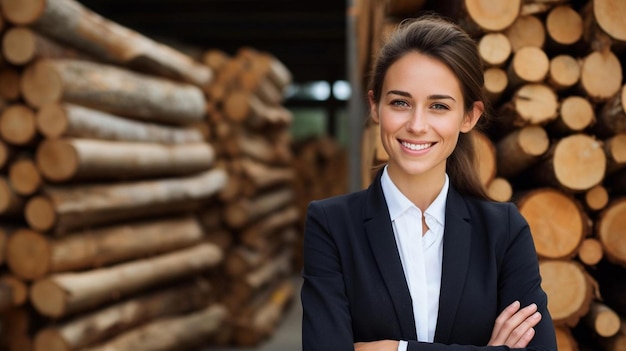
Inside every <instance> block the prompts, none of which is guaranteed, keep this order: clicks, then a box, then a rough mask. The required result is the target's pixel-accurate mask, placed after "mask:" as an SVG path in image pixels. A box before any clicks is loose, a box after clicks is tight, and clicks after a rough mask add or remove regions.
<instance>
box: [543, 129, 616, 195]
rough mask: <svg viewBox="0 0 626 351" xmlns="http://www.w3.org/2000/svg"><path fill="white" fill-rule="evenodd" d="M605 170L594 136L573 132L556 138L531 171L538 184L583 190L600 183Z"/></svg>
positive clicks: (599, 144) (601, 153)
mask: <svg viewBox="0 0 626 351" xmlns="http://www.w3.org/2000/svg"><path fill="white" fill-rule="evenodd" d="M605 170H606V155H605V154H604V150H603V148H602V144H601V143H600V142H599V141H597V140H595V138H594V137H593V136H590V135H587V134H573V135H570V136H567V137H564V138H562V139H560V140H557V141H555V142H554V143H553V145H552V146H551V148H550V150H548V152H546V155H545V156H544V158H543V160H542V161H540V162H539V163H538V164H537V165H536V166H535V167H534V170H533V171H532V172H533V176H534V179H535V180H536V181H537V182H538V183H539V184H547V185H551V186H554V187H559V188H561V189H563V190H566V191H571V192H582V191H585V190H588V189H591V188H592V187H594V186H596V185H598V184H600V182H602V180H603V179H604V175H605Z"/></svg>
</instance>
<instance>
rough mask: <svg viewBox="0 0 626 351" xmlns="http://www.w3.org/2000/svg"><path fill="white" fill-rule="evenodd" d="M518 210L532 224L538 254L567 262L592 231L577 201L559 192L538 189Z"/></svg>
mask: <svg viewBox="0 0 626 351" xmlns="http://www.w3.org/2000/svg"><path fill="white" fill-rule="evenodd" d="M517 206H518V208H519V210H520V212H521V213H522V215H523V216H524V218H526V221H528V225H529V226H530V230H531V232H532V235H533V239H534V242H535V247H536V249H537V254H538V255H539V256H540V257H542V258H549V259H565V258H572V257H574V255H576V253H577V251H578V247H579V246H580V244H581V242H582V241H583V239H584V238H585V237H586V236H587V234H588V233H589V232H590V231H591V228H590V223H589V219H588V218H587V215H586V213H585V212H584V210H583V209H582V208H581V206H580V205H579V204H578V203H577V202H576V200H575V199H574V198H573V197H572V196H569V195H567V194H565V193H563V192H561V191H559V190H556V189H552V188H537V189H535V190H532V191H529V192H528V193H526V194H524V195H523V196H522V197H521V198H520V199H519V200H518V201H517Z"/></svg>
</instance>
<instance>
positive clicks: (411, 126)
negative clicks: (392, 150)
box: [406, 110, 428, 133]
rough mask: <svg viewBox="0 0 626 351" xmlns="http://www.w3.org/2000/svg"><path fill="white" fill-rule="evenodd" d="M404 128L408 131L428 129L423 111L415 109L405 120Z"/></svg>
mask: <svg viewBox="0 0 626 351" xmlns="http://www.w3.org/2000/svg"><path fill="white" fill-rule="evenodd" d="M406 128H407V130H408V131H409V132H413V133H424V132H426V131H427V130H428V121H427V118H426V115H425V114H424V112H422V111H419V110H415V111H414V112H413V114H412V115H411V118H410V119H409V120H408V121H407V124H406Z"/></svg>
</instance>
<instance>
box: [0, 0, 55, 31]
mask: <svg viewBox="0 0 626 351" xmlns="http://www.w3.org/2000/svg"><path fill="white" fill-rule="evenodd" d="M0 5H1V6H2V14H3V15H4V17H5V18H6V19H7V20H8V21H9V22H11V23H13V24H18V25H19V24H31V23H33V22H35V21H36V20H37V19H38V18H39V17H40V16H41V15H42V14H43V12H44V10H45V9H46V1H45V0H32V1H24V0H2V1H0Z"/></svg>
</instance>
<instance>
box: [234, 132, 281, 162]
mask: <svg viewBox="0 0 626 351" xmlns="http://www.w3.org/2000/svg"><path fill="white" fill-rule="evenodd" d="M234 138H235V139H236V143H237V146H238V148H239V150H240V151H241V154H242V155H244V156H247V157H249V158H250V159H253V160H257V161H260V162H263V163H266V164H268V165H276V166H278V165H289V164H290V161H291V155H290V154H287V153H285V152H280V150H279V149H278V148H277V147H276V146H274V145H273V144H272V142H271V141H270V140H268V138H266V137H264V136H263V135H259V134H253V133H245V132H244V133H241V134H239V135H237V136H235V137H234Z"/></svg>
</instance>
